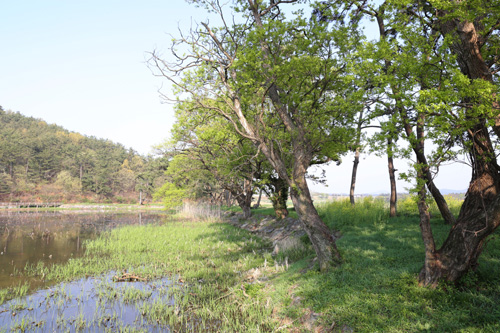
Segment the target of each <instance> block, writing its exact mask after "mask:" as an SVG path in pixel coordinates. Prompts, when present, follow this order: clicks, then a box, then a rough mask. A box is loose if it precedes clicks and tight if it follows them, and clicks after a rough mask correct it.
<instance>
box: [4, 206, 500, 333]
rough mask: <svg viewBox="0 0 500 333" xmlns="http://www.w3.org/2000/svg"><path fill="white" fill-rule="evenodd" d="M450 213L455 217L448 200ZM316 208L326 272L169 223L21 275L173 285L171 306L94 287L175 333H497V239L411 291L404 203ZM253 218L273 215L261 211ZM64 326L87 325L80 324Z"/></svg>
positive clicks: (223, 231)
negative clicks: (458, 273) (473, 260)
mask: <svg viewBox="0 0 500 333" xmlns="http://www.w3.org/2000/svg"><path fill="white" fill-rule="evenodd" d="M450 206H452V210H453V209H455V212H457V210H456V207H458V206H459V205H458V204H455V203H453V204H451V205H450ZM318 211H319V213H320V215H321V217H322V219H323V220H324V221H325V223H327V225H328V226H329V227H331V228H332V229H335V230H340V232H341V233H342V237H341V238H340V239H338V240H337V246H338V248H339V250H340V252H341V255H342V257H343V264H342V265H341V266H340V267H338V268H335V269H332V270H331V271H329V272H327V273H320V272H319V271H318V270H317V264H316V263H315V261H313V259H314V253H313V252H312V250H311V249H310V247H309V248H308V247H306V248H305V249H303V250H301V251H299V252H297V253H288V254H287V253H281V254H280V255H279V256H278V257H276V258H272V257H271V255H270V251H271V250H272V248H271V246H270V244H269V243H267V242H265V241H262V240H261V239H259V238H258V237H256V236H253V235H251V234H249V233H248V232H246V231H244V230H240V229H237V228H234V227H232V226H230V225H226V224H223V223H217V222H182V223H181V222H177V223H167V224H165V225H163V226H158V225H156V226H155V225H146V226H129V227H123V228H119V229H115V230H112V231H111V232H109V233H107V234H105V235H103V236H102V237H99V238H98V239H96V240H94V241H90V242H88V243H87V244H86V246H87V254H86V256H84V257H82V258H77V259H72V260H70V261H69V262H68V263H67V264H65V265H60V266H57V265H56V266H52V267H50V268H49V267H45V266H43V264H38V265H32V266H29V267H27V269H26V270H25V272H24V273H23V274H25V275H29V276H32V277H34V278H38V279H41V278H45V279H49V280H53V281H61V280H71V279H75V278H77V277H82V276H98V275H100V274H104V273H106V272H109V271H117V272H120V271H123V270H126V271H128V272H130V273H134V274H136V275H138V276H141V277H146V278H148V279H156V278H162V277H165V276H169V277H170V279H171V280H172V281H175V282H176V284H175V285H174V286H173V287H172V288H171V289H169V290H165V292H166V293H167V292H168V295H171V297H172V298H173V299H174V304H175V305H172V304H169V303H166V302H161V301H158V300H152V301H148V299H149V293H147V292H142V291H140V290H132V289H130V290H129V289H123V290H122V289H120V291H119V293H118V294H119V295H118V296H117V291H116V290H115V289H113V288H111V286H112V285H113V284H112V283H109V282H106V283H103V284H102V285H100V286H99V288H97V289H98V293H99V295H101V296H99V297H102V298H103V299H117V298H119V299H120V300H122V301H123V302H128V303H130V304H133V303H135V302H137V301H140V302H141V303H140V305H138V306H139V307H140V311H141V312H142V313H144V318H145V320H147V321H148V322H151V323H158V324H159V325H170V326H171V327H172V328H174V329H176V330H188V331H189V330H192V331H205V330H214V331H224V332H236V331H238V332H240V331H241V332H243V331H244V332H247V331H287V330H291V331H297V330H298V331H301V330H302V331H310V330H311V327H310V326H308V323H307V318H308V316H310V313H311V311H313V312H314V313H318V314H320V316H319V319H318V322H316V323H315V325H322V326H323V328H325V330H326V329H330V328H333V330H334V331H342V330H344V331H346V330H347V331H349V330H350V329H352V330H353V331H354V332H421V331H422V332H424V331H425V332H497V331H500V307H499V306H498V304H500V274H499V273H500V259H499V258H500V239H499V238H498V236H496V238H495V237H493V238H492V239H491V241H489V242H488V243H487V245H486V247H485V249H484V252H483V254H482V256H481V257H480V260H479V267H478V269H477V270H476V271H475V272H472V273H470V274H469V275H468V276H466V278H465V279H463V281H462V282H461V283H460V284H459V285H449V284H442V285H440V286H438V288H436V289H429V288H422V287H419V286H418V285H417V274H418V272H419V270H420V268H421V267H422V264H423V261H424V249H423V244H422V240H421V236H420V231H419V220H418V215H416V214H415V213H414V210H413V208H412V205H411V202H408V203H407V206H406V207H405V205H402V207H401V209H400V212H401V215H400V216H399V217H397V218H392V219H390V218H389V217H388V211H387V206H386V203H385V202H383V201H382V200H378V199H373V198H366V199H364V200H361V201H359V202H358V203H357V204H356V207H351V205H350V203H349V202H348V201H338V202H333V203H324V204H321V205H319V207H318ZM253 212H254V213H255V214H269V215H272V214H273V212H272V209H269V208H262V209H257V210H253ZM435 216H436V215H435ZM431 223H432V228H433V231H434V234H435V238H436V242H437V245H438V246H439V244H441V243H442V242H443V241H444V239H445V238H446V236H447V234H448V231H449V226H446V225H444V223H443V221H442V219H440V218H437V217H435V218H433V219H432V221H431ZM285 258H287V259H289V263H290V266H289V269H286V266H285V264H284V260H285ZM255 268H258V269H259V270H260V271H261V272H262V273H263V275H264V276H265V277H266V278H262V279H261V282H255V281H252V280H249V279H248V278H247V275H248V274H247V273H248V272H249V271H250V270H251V269H255ZM22 290H23V288H21V287H20V288H19V292H20V293H22V292H24V291H22ZM0 295H1V294H0ZM65 297H66V296H65ZM65 297H62V296H60V299H62V300H64V299H66V298H65ZM68 297H69V296H68ZM53 298H55V296H54V297H53ZM18 304H23V303H18ZM77 319H78V318H77ZM61 320H66V319H64V318H62V319H61ZM193 322H195V323H196V324H195V325H194V326H190V325H193V324H190V323H193ZM74 323H78V325H80V326H81V327H89V326H88V325H89V323H87V324H86V323H85V322H83V321H82V320H79V319H78V320H75V321H74ZM19 325H20V327H24V326H25V325H26V324H25V323H24V322H21V321H20V323H19ZM23 325H24V326H23ZM73 325H76V324H73ZM85 325H87V326H85ZM126 329H130V328H126Z"/></svg>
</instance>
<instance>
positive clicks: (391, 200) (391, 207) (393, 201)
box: [387, 137, 398, 217]
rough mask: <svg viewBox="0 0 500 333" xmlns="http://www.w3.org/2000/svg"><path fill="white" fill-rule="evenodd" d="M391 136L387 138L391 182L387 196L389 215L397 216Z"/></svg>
mask: <svg viewBox="0 0 500 333" xmlns="http://www.w3.org/2000/svg"><path fill="white" fill-rule="evenodd" d="M392 155H393V152H392V138H391V137H388V138H387V166H388V168H389V182H390V184H391V195H390V198H389V216H390V217H396V216H397V201H398V193H397V188H396V169H395V168H394V161H393V158H392Z"/></svg>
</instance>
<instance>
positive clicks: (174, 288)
mask: <svg viewBox="0 0 500 333" xmlns="http://www.w3.org/2000/svg"><path fill="white" fill-rule="evenodd" d="M169 220H170V218H169V216H168V215H166V214H163V213H159V212H158V213H133V214H130V213H85V214H82V213H72V212H44V213H30V212H8V213H0V251H1V255H0V288H6V287H10V286H14V285H19V284H20V283H22V282H23V281H21V280H19V275H17V274H16V271H18V270H19V271H22V270H23V269H24V267H25V266H26V264H27V263H32V264H33V263H37V262H38V261H43V262H44V263H45V264H46V265H51V264H54V263H63V262H65V261H67V260H68V259H70V258H74V257H78V256H82V255H83V254H84V251H85V241H86V240H89V239H94V238H96V237H97V236H98V235H99V234H100V233H102V232H103V231H106V230H109V229H111V228H116V227H119V226H123V225H131V224H148V223H164V222H166V221H169ZM114 274H115V272H109V273H108V274H105V275H102V276H96V277H87V278H83V279H79V280H76V281H72V282H66V283H60V284H56V285H33V281H30V282H31V287H32V291H31V292H30V293H29V295H28V296H25V297H21V298H18V299H13V300H10V301H7V302H5V303H4V304H1V305H0V331H3V330H7V331H34V332H56V331H89V332H94V331H128V330H131V331H136V330H139V331H149V332H168V331H170V329H169V327H168V326H165V325H164V324H163V325H162V324H160V323H159V322H156V320H153V319H151V316H150V314H151V311H152V309H153V308H154V307H155V306H159V305H161V306H163V307H164V308H166V309H167V310H168V309H171V311H173V312H174V311H175V304H174V301H173V296H172V295H173V294H174V293H176V292H179V290H180V289H182V284H180V285H179V283H177V281H176V279H174V281H175V282H173V281H172V280H171V279H169V278H163V279H158V280H155V281H148V282H124V283H115V282H113V279H112V276H113V275H114ZM167 312H168V311H167ZM191 325H194V324H191Z"/></svg>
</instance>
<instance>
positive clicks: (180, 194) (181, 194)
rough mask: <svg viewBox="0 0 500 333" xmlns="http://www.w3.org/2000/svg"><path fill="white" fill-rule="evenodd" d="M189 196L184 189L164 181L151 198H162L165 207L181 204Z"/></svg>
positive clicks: (170, 207)
mask: <svg viewBox="0 0 500 333" xmlns="http://www.w3.org/2000/svg"><path fill="white" fill-rule="evenodd" d="M187 198H189V197H188V195H187V191H186V190H185V189H182V188H179V187H177V186H176V185H175V184H172V183H169V182H166V183H165V184H163V185H162V186H161V187H160V188H159V189H158V190H157V191H156V192H155V193H154V194H153V199H155V200H162V201H163V204H164V205H165V208H166V209H172V208H177V207H179V206H182V203H183V201H184V200H185V199H187Z"/></svg>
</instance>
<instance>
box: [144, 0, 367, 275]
mask: <svg viewBox="0 0 500 333" xmlns="http://www.w3.org/2000/svg"><path fill="white" fill-rule="evenodd" d="M297 2H299V1H293V0H292V1H290V0H286V1H285V0H283V1H279V0H278V1H271V2H269V3H267V2H263V1H253V0H248V1H243V0H241V1H235V9H233V12H232V14H234V15H236V14H239V16H238V17H231V18H229V17H227V16H224V14H223V8H222V7H221V6H220V5H219V2H218V1H209V2H204V3H208V4H209V5H211V6H212V7H211V8H212V9H213V10H214V11H215V12H217V13H219V14H220V18H221V22H222V26H221V27H218V28H215V27H211V26H209V25H208V24H206V23H202V28H201V29H197V30H193V31H191V32H190V34H188V35H184V36H181V38H179V39H177V40H176V41H175V42H174V46H173V50H174V51H173V54H174V55H175V56H176V57H177V61H176V62H174V63H169V62H167V61H166V60H165V59H164V58H162V57H161V55H159V54H157V53H153V54H152V58H151V63H152V65H153V67H154V68H155V70H156V73H157V74H158V75H161V76H164V77H166V78H167V79H169V80H170V81H171V82H172V83H173V84H174V85H175V86H176V87H177V88H178V90H179V95H178V96H179V99H187V100H189V101H190V102H191V103H197V104H198V106H199V107H200V109H205V110H210V112H217V113H219V114H220V116H221V117H223V118H224V119H226V121H228V122H229V123H230V124H232V125H233V127H234V129H235V131H236V132H237V133H238V134H239V135H240V136H241V137H244V138H247V139H249V140H251V141H252V142H253V144H254V145H255V146H256V147H257V149H258V150H260V151H261V152H262V153H263V154H264V156H265V157H266V158H267V160H268V161H269V163H270V164H271V165H272V167H273V169H274V170H275V171H276V173H277V175H278V176H279V177H280V178H282V179H284V180H285V181H286V183H287V184H288V186H289V187H290V197H291V199H292V202H293V205H294V207H295V210H296V212H297V214H298V215H299V217H300V219H301V221H302V224H303V227H304V229H305V231H306V233H307V234H308V236H309V238H310V240H311V243H312V245H313V248H314V250H315V252H316V254H317V256H318V261H319V265H320V269H321V270H325V269H328V268H330V267H332V266H334V265H335V264H336V263H337V262H339V261H340V254H339V253H338V251H337V248H336V245H335V239H334V237H333V234H332V232H331V230H329V228H328V227H327V226H326V225H325V224H324V223H323V221H322V220H321V219H320V217H319V215H318V212H317V211H316V208H315V207H314V205H313V201H312V197H311V193H310V191H309V187H308V184H307V182H306V175H307V170H308V168H309V166H310V165H311V164H314V163H321V162H323V163H324V162H328V161H330V160H332V159H337V158H338V157H339V155H341V154H343V153H345V152H346V151H347V148H348V145H349V142H350V141H351V140H352V137H353V134H354V131H353V130H352V129H351V124H352V122H353V118H354V115H355V114H356V112H357V111H358V105H359V104H358V103H357V102H353V101H351V100H349V99H350V98H355V96H357V95H356V93H354V92H353V91H352V90H353V87H352V86H351V85H350V84H349V83H350V81H351V78H350V77H349V76H347V75H345V73H346V71H345V68H346V66H347V64H348V62H349V59H350V56H351V54H350V52H349V51H350V48H352V47H353V45H355V43H353V38H355V37H356V34H354V35H353V34H351V33H350V31H351V30H352V29H350V28H349V27H348V26H344V27H340V25H339V28H338V29H330V27H331V25H332V24H329V23H325V22H323V21H321V20H314V19H313V20H309V17H308V18H307V19H306V18H304V17H302V16H301V15H300V13H297V14H295V16H294V17H293V19H287V18H286V17H285V14H284V12H283V6H284V4H290V3H297ZM229 20H231V21H232V22H233V23H231V24H228V23H227V22H228V21H229ZM333 24H335V23H333ZM181 52H182V53H181ZM183 54H184V55H183ZM222 105H223V106H222Z"/></svg>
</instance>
